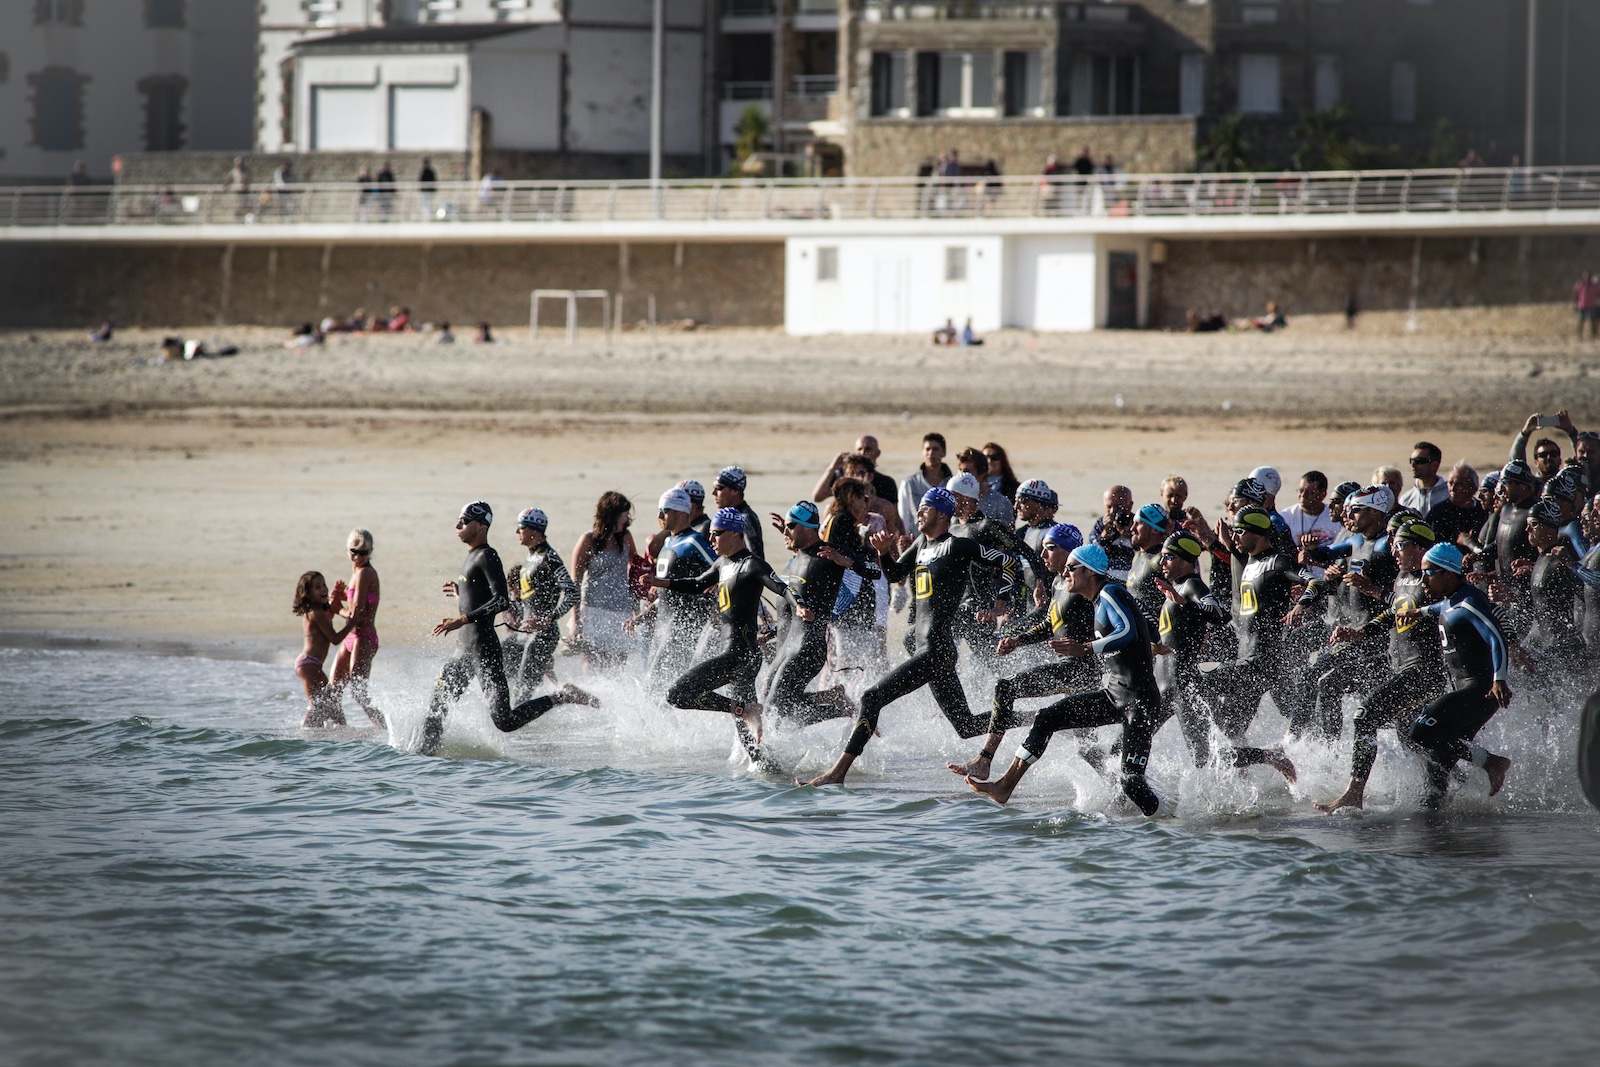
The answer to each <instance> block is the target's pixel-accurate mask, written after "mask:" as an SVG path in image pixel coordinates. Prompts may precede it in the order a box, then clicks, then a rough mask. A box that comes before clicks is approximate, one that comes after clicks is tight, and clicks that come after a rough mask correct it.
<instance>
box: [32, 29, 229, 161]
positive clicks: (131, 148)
mask: <svg viewBox="0 0 1600 1067" xmlns="http://www.w3.org/2000/svg"><path fill="white" fill-rule="evenodd" d="M254 46H255V4H254V0H4V2H3V3H0V181H6V182H12V183H16V182H34V181H44V182H52V181H60V180H62V179H63V178H65V177H66V176H67V174H68V173H70V172H71V170H72V167H73V164H74V163H75V162H76V161H78V160H82V161H83V162H84V165H85V167H86V168H87V170H88V172H89V175H90V176H91V177H93V178H96V179H105V178H108V177H110V175H111V163H112V159H113V158H114V157H115V156H117V155H119V154H122V153H132V152H165V151H176V150H179V149H190V150H211V151H219V150H220V151H227V150H232V149H247V148H249V146H250V143H251V126H252V114H253V110H254V101H253V99H252V98H253V95H254V94H253V84H252V79H251V77H250V70H251V67H252V62H251V55H252V51H253V49H254Z"/></svg>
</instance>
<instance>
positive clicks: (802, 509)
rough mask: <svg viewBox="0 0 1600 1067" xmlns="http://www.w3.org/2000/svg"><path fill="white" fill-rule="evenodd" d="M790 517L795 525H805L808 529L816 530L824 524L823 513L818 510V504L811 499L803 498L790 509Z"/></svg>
mask: <svg viewBox="0 0 1600 1067" xmlns="http://www.w3.org/2000/svg"><path fill="white" fill-rule="evenodd" d="M789 518H791V519H793V520H794V522H795V525H797V526H804V527H805V528H806V529H808V530H815V529H817V528H818V527H820V526H821V525H822V515H821V513H820V512H818V511H817V506H816V505H815V504H813V503H812V502H811V501H809V500H802V501H799V502H798V503H796V504H795V506H794V507H792V508H790V509H789Z"/></svg>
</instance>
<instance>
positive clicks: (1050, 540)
mask: <svg viewBox="0 0 1600 1067" xmlns="http://www.w3.org/2000/svg"><path fill="white" fill-rule="evenodd" d="M1044 543H1045V544H1047V545H1055V546H1056V547H1057V548H1059V549H1063V550H1065V551H1067V552H1071V551H1072V550H1073V549H1075V548H1077V547H1078V546H1079V545H1081V544H1083V533H1082V532H1081V531H1080V530H1079V529H1078V528H1077V527H1076V526H1074V525H1072V523H1070V522H1058V523H1056V524H1055V525H1054V526H1052V527H1050V532H1049V533H1047V534H1045V535H1044Z"/></svg>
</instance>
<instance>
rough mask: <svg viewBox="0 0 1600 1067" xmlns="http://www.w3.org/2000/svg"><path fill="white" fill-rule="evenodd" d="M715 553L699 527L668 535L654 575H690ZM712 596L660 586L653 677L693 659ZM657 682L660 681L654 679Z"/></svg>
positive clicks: (685, 665) (708, 619) (699, 570)
mask: <svg viewBox="0 0 1600 1067" xmlns="http://www.w3.org/2000/svg"><path fill="white" fill-rule="evenodd" d="M716 562H717V554H716V553H715V552H713V551H712V550H711V544H710V542H708V541H707V540H706V539H705V536H704V535H703V534H701V533H700V532H699V531H698V530H695V529H694V528H692V527H690V528H688V529H685V530H683V531H682V532H681V533H675V534H672V535H670V536H669V537H668V538H667V539H666V541H664V542H663V543H662V545H661V550H660V552H658V553H657V555H656V577H658V578H665V579H667V580H668V581H671V580H673V579H676V578H693V577H696V576H697V575H701V574H704V573H705V572H706V569H707V568H709V567H712V566H715V565H716ZM713 607H714V605H713V603H712V601H711V598H710V597H708V596H706V595H705V592H704V591H703V590H702V591H699V592H692V593H680V592H676V591H675V590H672V589H661V590H659V591H658V592H657V594H656V625H655V636H654V639H653V640H652V642H651V647H650V662H649V666H648V670H649V672H650V676H651V678H652V679H660V678H662V677H674V678H675V677H677V676H678V675H680V674H682V673H683V672H684V671H685V670H687V669H688V667H689V664H690V663H692V662H693V660H694V650H695V645H696V644H697V643H698V642H699V640H700V634H701V633H702V632H703V631H704V630H705V628H706V626H707V624H709V623H710V622H711V616H712V612H713ZM657 684H660V682H659V681H657Z"/></svg>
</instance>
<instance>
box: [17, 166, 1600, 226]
mask: <svg viewBox="0 0 1600 1067" xmlns="http://www.w3.org/2000/svg"><path fill="white" fill-rule="evenodd" d="M1572 210H1586V211H1594V210H1600V167H1583V168H1579V167H1566V168H1560V167H1539V168H1516V169H1504V168H1500V169H1491V168H1484V169H1474V170H1416V171H1403V170H1394V171H1359V172H1336V171H1322V172H1309V173H1293V174H1291V173H1284V174H1137V175H1136V174H1126V175H1123V174H1117V175H1093V176H1089V177H1080V176H1077V175H1060V176H1050V177H1040V176H1038V175H1033V176H1026V177H1002V176H986V175H972V176H962V177H928V178H832V179H827V178H791V179H754V180H720V179H694V180H684V181H665V182H659V183H656V184H651V183H650V182H648V181H625V182H590V181H574V182H553V181H537V182H522V181H494V182H476V183H475V182H441V183H439V184H438V185H437V186H436V187H435V188H433V189H432V190H425V189H422V188H420V187H419V186H417V185H415V184H414V183H407V184H405V185H395V186H389V187H377V186H366V187H363V186H359V185H356V184H354V183H337V184H327V185H309V184H308V185H291V186H288V187H286V188H281V189H273V188H268V187H257V188H253V189H250V190H245V191H241V190H237V189H225V188H219V187H217V186H131V185H124V186H75V187H69V186H51V187H48V188H38V187H15V188H9V189H7V188H0V228H11V229H19V228H20V229H25V228H29V227H62V226H100V227H104V226H171V227H174V228H181V227H186V226H201V225H213V226H214V225H239V224H242V225H250V226H259V227H273V226H289V225H295V224H306V223H320V224H343V225H358V226H371V227H382V226H385V225H393V224H396V223H407V222H408V223H421V222H427V223H430V224H434V225H438V226H441V227H442V226H449V225H470V224H475V223H476V224H496V223H603V222H628V221H650V220H655V221H676V222H749V221H763V220H805V219H813V220H847V219H857V220H859V219H911V218H992V219H1008V218H1011V219H1014V218H1040V219H1049V218H1072V217H1082V218H1093V217H1105V218H1123V217H1172V218H1179V217H1191V218H1198V217H1250V216H1256V217H1267V216H1315V215H1362V214H1371V215H1384V214H1387V215H1423V214H1428V215H1437V214H1439V213H1446V212H1455V213H1488V212H1502V213H1503V212H1550V211H1572ZM13 236H15V235H13Z"/></svg>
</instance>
